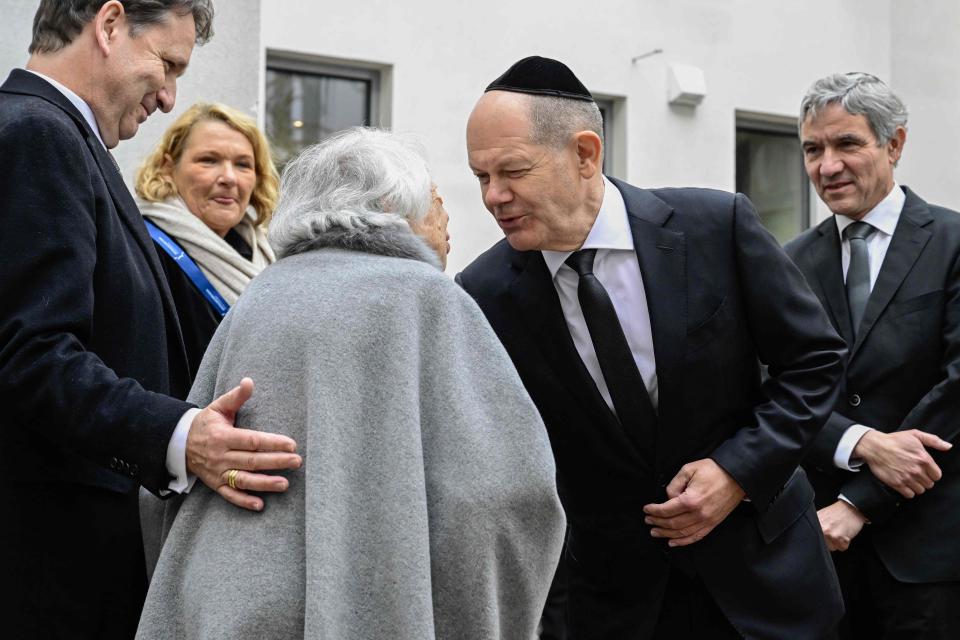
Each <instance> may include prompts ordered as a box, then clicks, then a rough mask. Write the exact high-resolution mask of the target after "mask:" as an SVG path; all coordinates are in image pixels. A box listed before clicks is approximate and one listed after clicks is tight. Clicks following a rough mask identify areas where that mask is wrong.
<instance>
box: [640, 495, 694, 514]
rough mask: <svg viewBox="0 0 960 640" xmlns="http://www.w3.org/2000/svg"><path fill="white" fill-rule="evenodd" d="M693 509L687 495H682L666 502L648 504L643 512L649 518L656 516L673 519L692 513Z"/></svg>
mask: <svg viewBox="0 0 960 640" xmlns="http://www.w3.org/2000/svg"><path fill="white" fill-rule="evenodd" d="M691 507H692V505H691V504H690V503H689V500H688V498H687V494H685V493H681V494H680V495H679V496H677V497H676V498H670V499H669V500H667V501H666V502H661V503H659V504H648V505H647V506H645V507H644V508H643V512H644V513H645V514H647V515H648V516H654V517H656V518H673V517H675V516H679V515H680V514H683V513H687V512H689V511H691V510H692V508H691Z"/></svg>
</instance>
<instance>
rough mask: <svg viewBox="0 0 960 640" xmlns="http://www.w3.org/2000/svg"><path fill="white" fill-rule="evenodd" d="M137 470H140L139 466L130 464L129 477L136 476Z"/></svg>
mask: <svg viewBox="0 0 960 640" xmlns="http://www.w3.org/2000/svg"><path fill="white" fill-rule="evenodd" d="M139 472H140V467H138V466H137V465H135V464H132V465H130V477H131V478H135V477H137V474H138V473H139Z"/></svg>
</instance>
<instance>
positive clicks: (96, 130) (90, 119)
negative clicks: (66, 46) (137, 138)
mask: <svg viewBox="0 0 960 640" xmlns="http://www.w3.org/2000/svg"><path fill="white" fill-rule="evenodd" d="M27 71H29V72H30V73H32V74H33V75H35V76H39V77H41V78H43V79H44V80H46V81H47V82H49V83H50V84H52V85H53V87H54V88H55V89H56V90H57V91H59V92H60V93H62V94H63V95H64V97H65V98H66V99H67V100H69V101H70V103H71V104H72V105H73V106H75V107H76V108H77V111H79V112H80V115H82V116H83V119H84V120H86V121H87V124H88V125H90V130H91V131H93V135H95V136H97V140H99V141H100V144H101V145H103V148H104V149H106V148H107V145H105V144H103V138H101V137H100V127H98V126H97V119H96V118H95V117H94V115H93V109H91V108H90V105H88V104H87V103H86V102H84V101H83V98H81V97H80V96H78V95H77V94H75V93H74V92H73V91H71V90H70V89H68V88H67V87H65V86H63V85H62V84H60V83H59V82H57V81H56V80H54V79H53V78H51V77H50V76H45V75H43V74H42V73H40V72H39V71H34V70H33V69H27Z"/></svg>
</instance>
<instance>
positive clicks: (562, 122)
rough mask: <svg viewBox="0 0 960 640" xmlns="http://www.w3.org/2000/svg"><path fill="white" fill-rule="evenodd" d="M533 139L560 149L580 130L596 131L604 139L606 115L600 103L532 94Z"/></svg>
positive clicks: (531, 131)
mask: <svg viewBox="0 0 960 640" xmlns="http://www.w3.org/2000/svg"><path fill="white" fill-rule="evenodd" d="M529 98H530V100H529V104H530V139H531V141H532V142H533V143H534V144H542V145H545V146H548V147H552V148H554V149H559V148H561V147H563V146H564V145H566V144H567V143H568V142H569V141H570V137H571V136H573V135H574V134H575V133H579V132H580V131H593V132H594V133H595V134H597V135H598V136H600V142H601V143H602V142H603V116H602V115H601V114H600V108H599V107H597V103H596V102H593V101H592V100H591V101H587V100H574V99H572V98H558V97H556V96H538V95H530V96H529Z"/></svg>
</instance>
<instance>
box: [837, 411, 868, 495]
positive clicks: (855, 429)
mask: <svg viewBox="0 0 960 640" xmlns="http://www.w3.org/2000/svg"><path fill="white" fill-rule="evenodd" d="M868 431H873V429H871V428H870V427H865V426H863V425H862V424H852V425H850V426H849V427H847V430H846V431H844V433H843V437H841V438H840V442H838V443H837V450H836V451H834V453H833V464H834V465H835V466H836V467H837V468H838V469H843V470H845V471H859V470H860V467H862V466H863V460H860V459H859V458H853V450H854V449H855V448H856V446H857V443H858V442H860V438H862V437H863V436H864V434H865V433H867V432H868ZM841 499H843V496H841ZM844 501H845V502H849V501H848V500H845V499H844ZM854 506H856V505H854Z"/></svg>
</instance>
